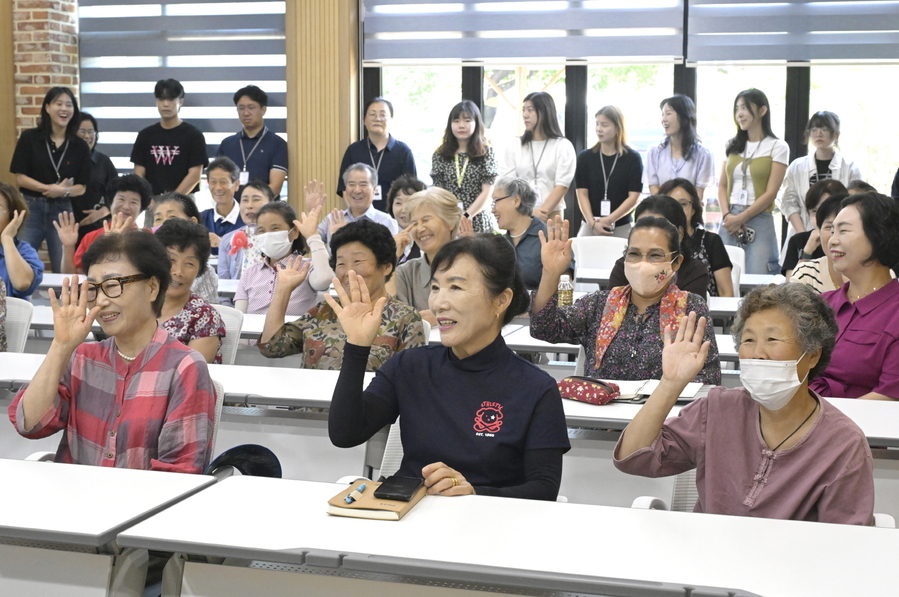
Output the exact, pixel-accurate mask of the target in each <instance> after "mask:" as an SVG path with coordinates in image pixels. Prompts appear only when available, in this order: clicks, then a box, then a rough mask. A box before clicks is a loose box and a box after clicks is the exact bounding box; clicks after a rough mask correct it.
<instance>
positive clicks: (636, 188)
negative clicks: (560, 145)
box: [575, 106, 643, 238]
mask: <svg viewBox="0 0 899 597" xmlns="http://www.w3.org/2000/svg"><path fill="white" fill-rule="evenodd" d="M596 137H597V138H598V139H599V141H598V142H597V143H596V145H594V146H593V147H591V148H590V149H585V150H584V151H582V152H581V153H580V155H579V156H578V158H577V175H576V177H575V181H576V182H577V203H578V206H580V208H581V215H583V216H584V223H583V224H581V229H580V231H579V232H578V236H617V237H619V238H627V237H628V234H629V233H630V230H631V212H632V211H633V209H634V207H636V205H637V200H638V199H639V198H640V193H641V192H642V191H643V182H642V176H643V160H641V159H640V154H639V153H637V152H636V151H634V150H633V149H631V148H630V147H628V146H627V141H626V136H625V133H624V115H623V114H622V113H621V110H619V109H618V108H616V107H615V106H606V107H604V108H602V109H600V110H599V112H597V113H596Z"/></svg>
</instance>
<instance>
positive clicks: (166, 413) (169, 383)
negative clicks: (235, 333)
mask: <svg viewBox="0 0 899 597" xmlns="http://www.w3.org/2000/svg"><path fill="white" fill-rule="evenodd" d="M27 387H28V385H27V384H26V385H25V386H23V387H22V389H21V390H19V393H18V394H16V397H15V398H14V399H13V402H12V404H11V405H10V407H9V418H10V420H11V421H12V423H13V425H14V426H15V428H16V430H17V431H18V432H19V434H21V435H23V436H24V437H27V438H32V439H38V438H42V437H48V436H50V435H53V434H54V433H56V432H57V431H60V430H63V436H62V439H61V440H60V442H59V449H58V450H57V452H56V458H55V460H56V462H68V463H75V464H90V465H95V466H115V467H119V468H134V469H150V470H157V471H172V472H179V473H202V472H203V470H204V469H205V468H206V465H208V464H209V460H210V456H211V452H212V431H213V420H214V417H215V387H214V386H213V384H212V379H211V378H210V377H209V370H208V369H207V367H206V362H205V361H204V360H203V357H202V355H200V353H198V352H196V351H194V350H191V349H190V348H187V347H186V346H184V345H183V344H181V343H180V342H178V341H177V340H175V339H174V338H172V337H171V336H169V334H168V332H166V331H165V330H164V329H163V328H161V327H159V328H157V329H156V333H155V334H154V335H153V339H152V340H150V343H149V344H148V345H147V347H146V348H145V349H144V350H143V352H141V354H140V355H138V357H137V358H136V359H135V360H134V361H133V362H131V363H127V362H126V361H124V360H123V359H122V358H120V357H119V356H118V351H117V350H116V344H115V338H114V337H113V338H108V339H106V340H104V341H102V342H99V343H94V342H91V343H85V344H82V345H81V346H79V347H78V348H77V349H76V350H75V353H74V354H73V355H72V359H71V361H70V362H69V366H68V368H67V369H66V371H65V373H63V376H62V379H61V380H60V382H59V391H58V393H57V395H56V400H54V402H53V405H52V406H51V407H50V408H49V409H48V410H47V412H45V413H44V415H43V416H42V417H41V418H40V421H38V422H37V424H36V425H35V426H34V427H33V428H32V429H25V416H24V410H23V405H22V397H23V396H24V394H25V389H26V388H27Z"/></svg>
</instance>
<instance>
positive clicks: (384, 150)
mask: <svg viewBox="0 0 899 597" xmlns="http://www.w3.org/2000/svg"><path fill="white" fill-rule="evenodd" d="M367 145H368V157H370V158H371V165H372V166H374V167H375V172H377V173H378V174H380V173H381V161H382V160H383V159H384V154H385V153H386V150H387V146H384V149H382V150H381V152H380V153H381V156H380V157H379V158H378V163H377V164H375V155H374V154H373V153H372V152H371V141H369V142H368V144H367ZM375 149H377V147H376V148H375Z"/></svg>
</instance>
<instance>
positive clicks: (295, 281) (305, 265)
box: [277, 255, 312, 292]
mask: <svg viewBox="0 0 899 597" xmlns="http://www.w3.org/2000/svg"><path fill="white" fill-rule="evenodd" d="M310 267H312V262H311V261H307V260H305V259H303V258H302V257H301V256H299V255H295V256H293V257H291V258H290V259H288V260H287V263H286V264H284V265H282V266H281V269H279V270H278V282H277V285H278V288H285V289H287V290H289V291H290V292H293V291H294V290H296V289H297V288H298V287H299V285H300V284H302V283H303V282H304V281H305V280H306V276H308V275H309V268H310Z"/></svg>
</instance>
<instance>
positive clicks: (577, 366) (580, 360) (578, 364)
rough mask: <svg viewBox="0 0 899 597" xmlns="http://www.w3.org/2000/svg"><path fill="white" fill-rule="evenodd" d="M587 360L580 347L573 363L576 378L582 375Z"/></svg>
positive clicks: (584, 352)
mask: <svg viewBox="0 0 899 597" xmlns="http://www.w3.org/2000/svg"><path fill="white" fill-rule="evenodd" d="M586 359H587V352H586V351H585V350H584V347H583V346H581V347H580V348H578V349H577V361H575V362H574V374H575V375H577V376H583V375H584V361H586Z"/></svg>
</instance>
